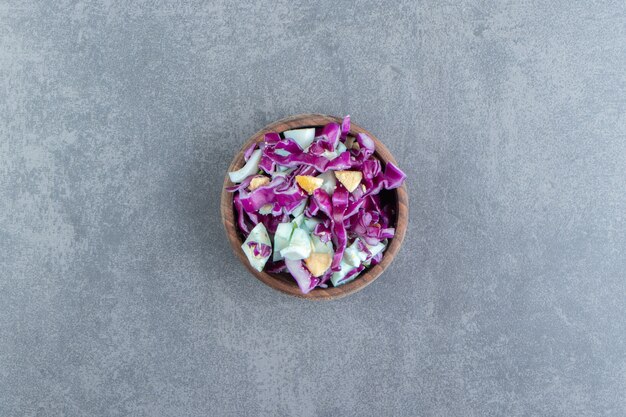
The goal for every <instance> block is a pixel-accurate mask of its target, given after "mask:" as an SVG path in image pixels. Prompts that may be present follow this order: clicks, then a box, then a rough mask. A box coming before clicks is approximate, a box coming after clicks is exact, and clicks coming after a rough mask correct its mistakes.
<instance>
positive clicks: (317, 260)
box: [304, 252, 333, 277]
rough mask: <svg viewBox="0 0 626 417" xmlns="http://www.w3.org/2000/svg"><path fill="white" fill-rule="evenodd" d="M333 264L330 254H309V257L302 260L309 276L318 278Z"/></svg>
mask: <svg viewBox="0 0 626 417" xmlns="http://www.w3.org/2000/svg"><path fill="white" fill-rule="evenodd" d="M332 262H333V255H332V254H330V253H315V252H313V253H311V255H310V256H309V257H308V258H306V259H305V260H304V264H305V265H306V267H307V269H308V270H309V272H311V275H313V276H314V277H319V276H322V275H324V272H326V271H328V268H330V264H331V263H332Z"/></svg>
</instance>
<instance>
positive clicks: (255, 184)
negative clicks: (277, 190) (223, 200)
mask: <svg viewBox="0 0 626 417" xmlns="http://www.w3.org/2000/svg"><path fill="white" fill-rule="evenodd" d="M269 183H270V179H269V178H267V177H265V176H263V175H258V176H256V177H254V178H252V181H250V185H249V186H248V189H249V190H250V191H254V190H256V189H257V188H259V187H262V186H264V185H267V184H269Z"/></svg>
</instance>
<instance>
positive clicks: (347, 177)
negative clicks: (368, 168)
mask: <svg viewBox="0 0 626 417" xmlns="http://www.w3.org/2000/svg"><path fill="white" fill-rule="evenodd" d="M335 177H337V179H338V180H339V182H340V183H342V184H343V186H344V187H346V190H348V191H349V192H352V191H354V190H356V187H358V186H359V184H360V183H361V180H362V179H363V174H361V171H335Z"/></svg>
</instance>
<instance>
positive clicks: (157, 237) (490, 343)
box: [0, 0, 626, 417]
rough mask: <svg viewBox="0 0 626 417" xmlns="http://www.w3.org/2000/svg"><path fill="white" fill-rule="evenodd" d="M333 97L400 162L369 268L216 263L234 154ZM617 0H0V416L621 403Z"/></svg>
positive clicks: (552, 407) (600, 410)
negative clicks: (361, 274) (319, 277)
mask: <svg viewBox="0 0 626 417" xmlns="http://www.w3.org/2000/svg"><path fill="white" fill-rule="evenodd" d="M302 112H320V113H327V114H333V115H345V114H350V115H351V116H352V118H353V120H354V121H355V122H357V123H359V124H361V125H362V126H364V127H366V128H367V129H369V130H371V131H372V132H374V133H375V134H376V135H377V136H378V137H379V138H380V139H381V140H383V141H384V142H385V143H386V144H387V146H388V147H389V148H390V150H391V151H392V152H393V153H394V154H395V156H396V158H397V160H398V162H399V164H400V166H401V167H402V168H403V169H404V170H405V171H406V172H407V173H408V175H409V180H408V183H407V184H408V189H409V193H410V200H411V207H410V225H409V230H408V234H407V238H406V241H405V242H406V243H405V245H404V247H403V249H402V251H401V252H400V254H399V256H398V257H397V258H396V261H395V262H394V263H393V265H392V266H391V267H390V268H389V269H388V270H387V272H386V273H385V274H384V275H383V276H382V277H381V278H380V279H379V280H378V281H377V282H376V283H374V284H373V285H371V286H369V287H368V288H366V289H365V290H364V291H362V292H360V293H358V294H356V295H353V296H351V297H349V298H347V299H343V300H340V301H336V302H329V303H312V302H305V301H302V300H298V299H292V298H289V297H287V296H284V295H282V294H279V293H276V292H274V291H273V290H271V289H270V288H268V287H265V286H264V285H262V284H261V283H260V282H258V281H257V280H256V279H254V278H253V277H252V276H251V275H249V274H248V273H247V272H246V270H245V269H244V267H243V266H242V265H240V264H239V263H238V262H237V261H236V259H235V257H234V256H233V254H232V252H231V249H230V247H229V245H228V243H227V241H226V239H225V235H224V232H223V230H222V226H221V224H220V219H219V204H218V203H219V193H220V186H221V183H222V179H223V176H224V173H225V170H226V167H227V166H228V164H229V162H230V159H231V157H232V155H233V154H234V153H235V152H236V150H238V149H239V147H240V146H241V144H242V142H243V141H244V140H245V139H246V138H247V137H248V136H249V135H251V134H252V133H254V132H255V131H257V130H258V129H259V128H261V127H262V126H264V125H265V124H267V123H269V122H271V121H274V120H276V119H279V118H282V117H284V116H287V115H291V114H296V113H302ZM625 392H626V3H624V2H623V1H600V0H590V1H585V2H578V1H569V0H568V1H565V0H558V1H530V0H521V1H458V2H441V1H432V2H426V1H421V2H414V1H410V0H400V1H393V2H392V1H389V2H380V1H351V2H342V1H328V0H323V1H320V2H304V1H287V0H278V1H272V2H270V1H264V0H252V1H245V2H244V1H241V2H233V1H225V0H224V1H211V2H199V1H186V2H183V1H168V0H150V1H148V0H142V1H132V2H130V1H115V0H109V1H102V2H91V1H68V0H63V1H30V0H20V1H11V0H9V1H7V0H5V1H2V2H0V415H2V416H302V417H307V416H320V417H321V416H325V417H326V416H328V417H330V416H464V417H467V416H568V417H569V416H583V415H584V416H625V415H626V396H625Z"/></svg>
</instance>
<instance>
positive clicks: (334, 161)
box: [226, 116, 406, 294]
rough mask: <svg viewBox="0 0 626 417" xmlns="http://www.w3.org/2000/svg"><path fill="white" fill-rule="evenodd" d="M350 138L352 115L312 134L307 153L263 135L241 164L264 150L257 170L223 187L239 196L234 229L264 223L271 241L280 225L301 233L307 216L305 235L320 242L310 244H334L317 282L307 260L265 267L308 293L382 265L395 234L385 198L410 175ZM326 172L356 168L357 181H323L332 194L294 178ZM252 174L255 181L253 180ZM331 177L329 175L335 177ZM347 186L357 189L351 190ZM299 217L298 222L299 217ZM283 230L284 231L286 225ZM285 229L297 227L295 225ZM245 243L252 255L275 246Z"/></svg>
mask: <svg viewBox="0 0 626 417" xmlns="http://www.w3.org/2000/svg"><path fill="white" fill-rule="evenodd" d="M349 134H350V116H346V117H345V118H344V119H343V121H342V123H341V124H339V123H334V122H333V123H329V124H327V125H325V126H323V127H321V128H317V129H315V139H314V141H313V143H311V145H310V146H308V147H307V148H306V149H302V148H300V145H298V144H297V143H296V142H295V141H294V140H292V139H286V138H284V137H283V136H282V135H281V134H279V133H276V132H268V133H265V134H264V137H263V140H262V141H261V142H258V143H254V144H251V145H250V146H249V147H248V148H246V150H245V152H244V160H245V161H248V160H249V159H250V157H251V155H252V153H253V152H254V151H255V150H257V149H260V150H261V158H260V160H259V163H258V171H257V172H255V173H254V174H252V175H250V176H248V177H247V178H245V179H244V180H243V181H242V182H241V183H239V184H235V185H233V186H230V187H227V188H226V190H227V191H229V192H232V193H234V196H233V206H234V210H235V213H236V219H237V226H238V228H239V230H240V231H241V233H242V234H243V235H244V236H246V237H247V236H248V235H249V234H250V231H251V230H252V228H254V226H256V225H257V224H259V223H263V225H264V226H265V228H266V229H267V231H268V233H269V234H270V235H271V236H272V239H273V235H274V234H275V233H277V228H278V225H279V224H281V223H290V222H293V224H294V226H293V227H296V228H297V227H305V226H301V225H302V221H303V219H315V220H314V221H311V222H310V223H309V224H308V226H306V227H307V229H306V232H307V234H310V235H309V236H317V238H319V240H316V239H317V238H314V239H313V240H314V241H317V242H322V246H323V245H328V248H330V247H331V246H330V245H332V262H331V264H330V267H328V269H326V270H325V271H324V269H322V270H320V271H318V272H316V275H320V274H321V275H320V276H318V277H315V276H313V275H312V273H311V272H310V271H309V270H308V269H307V268H310V267H311V266H310V265H308V264H307V262H304V260H289V259H285V260H282V259H281V260H278V261H269V262H268V263H267V264H266V265H265V271H267V272H269V273H283V272H289V273H290V274H291V275H292V276H293V278H294V279H295V281H296V283H297V284H298V286H299V287H300V289H301V291H302V292H303V293H305V294H306V293H308V292H310V291H311V290H313V289H314V288H315V287H318V286H319V287H322V288H326V287H327V286H328V285H332V284H331V283H330V279H331V277H333V278H332V282H333V283H335V285H340V284H342V283H345V282H348V281H350V280H352V279H354V277H356V276H357V275H358V274H359V273H360V272H361V271H363V270H364V269H365V268H366V267H369V266H373V265H376V264H378V263H379V262H380V261H381V260H382V258H383V252H384V248H385V247H386V244H387V240H388V239H391V238H393V236H394V235H395V229H394V224H393V223H392V219H394V218H395V211H394V207H393V206H391V205H389V204H385V203H384V201H383V200H384V199H381V194H380V193H381V191H383V190H392V189H394V188H398V187H400V186H401V185H402V184H403V183H404V181H405V180H406V175H405V174H404V173H403V172H402V171H401V170H400V169H399V168H398V167H397V166H396V165H395V164H393V163H391V162H388V163H387V164H385V165H384V166H383V164H381V161H380V160H379V159H377V158H376V157H375V151H376V145H375V142H374V141H373V140H372V138H370V137H369V136H368V135H366V134H363V133H358V134H356V135H354V137H350V136H349ZM348 139H350V140H348ZM340 143H342V144H341V146H340V147H339V148H338V146H339V145H340ZM344 145H345V146H344ZM327 171H359V172H360V175H359V177H358V178H357V181H359V183H358V184H355V183H354V182H353V184H352V185H353V186H350V185H346V186H344V185H343V184H342V183H341V182H340V181H339V180H337V182H336V185H335V186H334V184H335V182H333V181H331V182H324V184H328V186H326V185H325V188H326V189H327V190H329V191H328V192H331V194H329V193H328V192H326V191H325V190H324V189H323V188H319V182H321V181H320V180H316V181H318V183H315V182H310V184H315V189H310V188H309V189H304V188H302V187H301V186H300V183H299V182H298V181H300V180H301V178H300V179H299V180H298V181H296V177H317V176H318V175H320V174H322V173H324V172H327ZM325 175H326V176H327V175H328V174H325ZM344 175H345V174H344ZM261 176H264V177H266V178H267V180H263V178H260V177H261ZM255 177H258V178H257V179H255V180H254V182H253V181H252V180H253V178H255ZM333 177H334V175H333V174H330V180H333ZM259 178H260V180H261V181H259ZM337 178H339V177H337ZM321 179H324V177H321ZM327 180H328V178H325V179H324V181H327ZM342 181H344V184H347V183H345V180H343V179H342ZM333 186H334V190H333ZM346 187H349V189H352V190H353V191H352V192H349V191H348V189H347V188H346ZM296 216H298V218H299V219H300V220H298V219H294V218H295V217H296ZM308 221H309V220H306V222H308ZM281 227H282V229H281V230H283V232H281V233H284V230H285V227H284V226H281ZM286 230H288V231H289V230H292V229H291V226H289V228H288V229H286ZM287 233H288V232H287ZM300 234H302V232H300ZM288 237H289V236H287V238H288ZM284 239H285V238H283V240H284ZM305 241H306V240H305ZM287 243H288V242H287ZM287 243H285V244H287ZM351 245H352V246H351ZM248 246H249V247H250V248H251V249H252V252H253V254H254V256H258V257H269V256H270V254H271V253H272V247H271V246H269V245H267V244H264V243H261V242H249V243H248ZM349 246H351V247H350V249H349V250H347V248H348V247H349ZM372 248H375V249H372ZM371 249H372V250H374V252H372V251H371ZM329 250H330V249H329ZM355 250H356V251H357V252H355ZM307 252H308V249H307ZM355 253H356V254H357V255H355ZM374 253H375V255H373V254H374ZM344 254H345V255H344ZM302 256H305V255H302ZM355 256H358V258H355ZM327 259H330V258H327ZM354 259H357V260H356V261H354ZM359 259H361V260H362V262H361V263H360V264H358V262H359ZM328 262H330V261H328ZM344 262H348V263H344ZM350 262H351V263H350ZM357 264H358V266H355V267H352V266H351V265H357ZM326 267H327V266H325V267H323V268H326ZM311 271H315V269H311ZM322 271H324V272H323V273H322ZM335 274H340V275H335Z"/></svg>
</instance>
